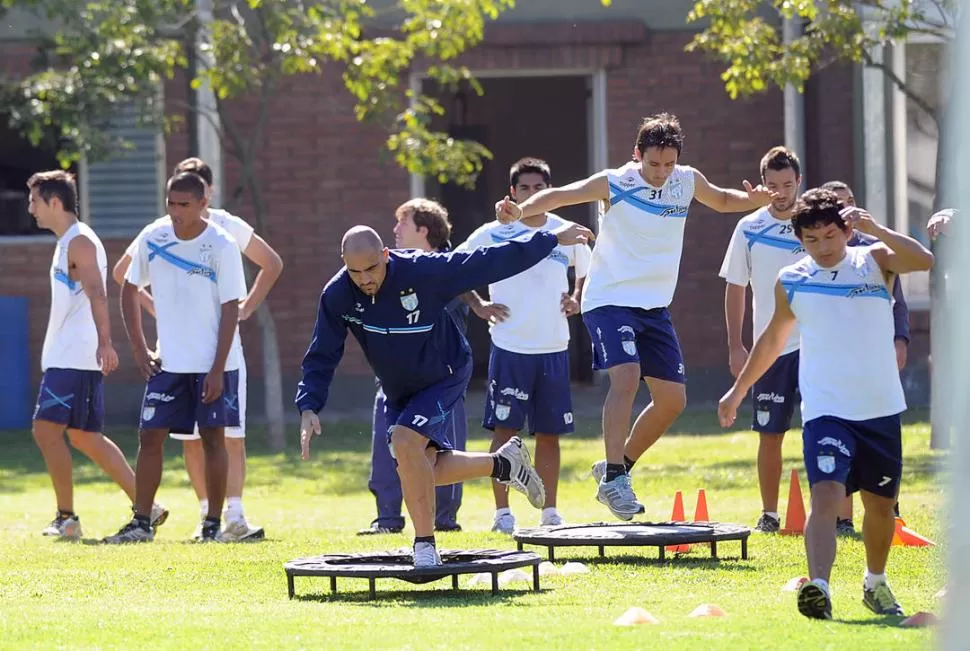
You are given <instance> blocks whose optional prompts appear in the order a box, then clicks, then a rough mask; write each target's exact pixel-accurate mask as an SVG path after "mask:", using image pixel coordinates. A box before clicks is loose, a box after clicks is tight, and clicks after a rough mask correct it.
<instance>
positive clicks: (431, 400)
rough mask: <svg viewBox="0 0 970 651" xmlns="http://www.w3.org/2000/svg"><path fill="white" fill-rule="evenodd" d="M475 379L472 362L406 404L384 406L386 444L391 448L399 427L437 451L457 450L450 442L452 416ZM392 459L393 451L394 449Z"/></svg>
mask: <svg viewBox="0 0 970 651" xmlns="http://www.w3.org/2000/svg"><path fill="white" fill-rule="evenodd" d="M471 376H472V364H471V362H470V361H469V362H468V364H466V365H465V366H464V367H463V368H460V369H458V370H457V371H456V372H455V373H453V374H452V375H449V376H448V377H446V378H445V379H444V380H442V381H440V382H438V383H437V384H432V385H431V386H429V387H427V388H426V389H422V390H421V391H418V392H417V393H415V394H414V395H412V396H410V397H408V398H405V399H404V400H399V401H392V400H391V399H390V398H386V399H385V402H384V422H385V423H386V424H387V443H388V445H390V444H391V432H392V431H393V430H394V427H395V426H397V425H400V426H401V427H407V428H408V429H410V430H414V431H415V432H417V433H418V434H420V435H421V436H423V437H424V438H426V439H428V447H433V448H436V449H438V450H454V449H455V446H454V445H452V443H451V439H452V438H453V434H452V432H451V413H452V411H454V409H455V406H456V405H457V404H458V403H459V401H461V400H463V399H464V397H465V391H466V390H467V389H468V381H469V380H470V379H471ZM391 456H394V447H393V446H391Z"/></svg>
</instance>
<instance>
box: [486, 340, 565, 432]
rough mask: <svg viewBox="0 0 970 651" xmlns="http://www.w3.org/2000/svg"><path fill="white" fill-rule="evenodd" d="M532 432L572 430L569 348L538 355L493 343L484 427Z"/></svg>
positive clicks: (489, 363) (489, 361) (493, 429)
mask: <svg viewBox="0 0 970 651" xmlns="http://www.w3.org/2000/svg"><path fill="white" fill-rule="evenodd" d="M526 417H528V419H529V433H530V434H535V433H536V432H538V433H540V434H569V433H570V432H572V431H573V429H574V428H573V400H572V393H571V390H570V386H569V351H568V350H563V351H560V352H558V353H539V354H535V355H530V354H524V353H513V352H511V351H508V350H503V349H501V348H499V347H497V346H495V345H494V344H493V345H492V351H491V353H490V354H489V357H488V393H487V395H486V396H485V418H484V420H483V421H482V427H484V428H485V429H488V430H492V431H495V428H496V427H503V428H506V427H507V428H509V429H513V430H516V431H519V430H521V429H522V428H523V427H525V420H526Z"/></svg>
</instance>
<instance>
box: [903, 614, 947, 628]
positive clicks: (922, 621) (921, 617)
mask: <svg viewBox="0 0 970 651" xmlns="http://www.w3.org/2000/svg"><path fill="white" fill-rule="evenodd" d="M939 622H940V619H939V618H938V617H937V616H936V615H934V614H933V613H927V612H922V611H921V612H918V613H916V614H915V615H910V616H909V617H907V618H906V619H904V620H903V621H901V622H900V623H899V625H900V626H916V627H921V626H935V625H936V624H938V623H939Z"/></svg>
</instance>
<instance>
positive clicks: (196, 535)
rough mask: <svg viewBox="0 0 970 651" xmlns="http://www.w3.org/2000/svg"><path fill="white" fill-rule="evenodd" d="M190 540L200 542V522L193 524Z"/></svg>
mask: <svg viewBox="0 0 970 651" xmlns="http://www.w3.org/2000/svg"><path fill="white" fill-rule="evenodd" d="M192 540H194V541H195V542H200V541H201V540H202V523H201V522H199V524H197V525H195V531H193V532H192Z"/></svg>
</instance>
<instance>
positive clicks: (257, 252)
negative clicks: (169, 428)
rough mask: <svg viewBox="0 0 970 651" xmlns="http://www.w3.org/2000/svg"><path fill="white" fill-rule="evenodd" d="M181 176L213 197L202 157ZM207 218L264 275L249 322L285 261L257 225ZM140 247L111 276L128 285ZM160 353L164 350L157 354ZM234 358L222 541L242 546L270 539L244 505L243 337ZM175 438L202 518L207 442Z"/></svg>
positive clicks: (147, 300) (242, 312)
mask: <svg viewBox="0 0 970 651" xmlns="http://www.w3.org/2000/svg"><path fill="white" fill-rule="evenodd" d="M179 172H194V173H196V174H198V175H199V176H200V177H202V180H203V181H205V183H206V187H207V193H206V197H207V198H209V197H211V196H212V184H213V180H214V179H213V174H212V168H210V167H209V165H208V164H207V163H205V162H204V161H203V160H202V159H200V158H187V159H185V160H183V161H182V162H181V163H179V164H178V165H176V166H175V171H174V173H175V174H178V173H179ZM205 219H206V220H207V221H210V222H212V223H215V224H217V225H219V226H221V227H222V228H223V229H225V230H226V231H227V232H228V233H229V234H230V235H232V238H233V240H235V242H236V244H237V245H238V246H239V250H240V251H241V252H242V254H243V255H244V256H246V258H248V259H249V260H250V262H252V263H253V264H255V265H256V266H258V267H259V273H258V274H257V275H256V278H255V280H254V281H253V286H252V288H251V289H250V290H249V294H248V295H247V296H246V298H244V299H243V300H242V302H241V303H240V304H239V320H240V321H245V320H246V319H248V318H249V317H250V316H252V315H253V314H254V313H255V312H256V310H257V309H258V308H259V306H260V305H262V303H263V301H264V300H265V299H266V297H267V296H268V295H269V292H270V290H271V289H272V288H273V285H274V284H276V281H277V280H278V279H279V277H280V274H281V273H282V272H283V261H282V259H281V258H280V256H279V254H278V253H276V251H275V250H273V247H271V246H270V245H269V244H268V243H267V242H266V240H264V239H263V238H262V237H260V236H259V235H258V234H257V233H256V232H255V230H254V229H253V227H252V226H250V225H249V224H248V223H247V222H246V221H245V220H243V219H242V218H241V217H237V216H236V215H233V214H232V213H229V212H227V211H225V210H221V209H219V208H211V207H206V212H205ZM158 222H164V223H171V217H169V216H168V215H165V216H164V217H161V218H160V219H159V220H158ZM136 248H137V240H136V241H133V242H132V243H131V244H130V245H129V247H128V250H126V251H125V254H124V255H123V256H122V258H121V259H120V260H119V261H118V263H117V264H116V265H115V267H114V271H113V272H112V276H113V277H114V279H115V281H116V282H117V283H118V284H119V285H120V286H124V282H125V280H124V279H125V273H127V271H128V267H129V265H130V264H131V258H132V256H133V255H134V253H135V249H136ZM139 298H140V300H141V303H142V305H143V306H144V307H145V309H146V311H148V313H149V314H152V315H153V316H154V306H153V304H152V296H151V294H150V293H149V292H148V291H147V290H141V291H140V294H139ZM156 354H157V355H160V352H159V351H156ZM233 354H235V355H238V356H239V427H227V428H226V434H225V440H226V453H227V454H228V457H229V472H228V479H227V482H226V511H225V513H224V514H223V515H224V518H225V528H224V529H223V531H222V539H223V540H224V541H226V542H241V541H253V540H260V539H262V538H264V537H265V531H264V530H263V528H262V527H256V526H253V525H252V524H251V523H250V522H249V521H248V520H247V519H246V515H245V511H244V509H243V504H242V494H243V485H244V484H245V481H246V395H247V391H246V388H247V387H246V360H245V357H244V356H243V350H242V342H241V339H240V338H239V337H237V338H236V339H234V340H233ZM170 436H171V437H172V438H173V439H179V440H181V441H182V442H183V444H182V450H183V453H184V456H185V469H186V470H187V471H188V474H189V481H190V482H191V483H192V487H193V488H194V489H195V493H196V496H197V497H198V500H199V510H200V514H201V517H202V518H205V516H206V515H207V514H208V511H209V500H208V494H207V492H206V478H205V459H204V456H203V451H202V439H201V437H200V435H199V428H198V425H196V427H195V430H194V431H193V432H192V433H189V434H180V433H176V432H172V434H171V435H170ZM201 535H202V529H201V524H200V525H199V527H197V528H196V531H195V533H194V534H193V536H192V537H193V539H196V540H198V539H200V538H201Z"/></svg>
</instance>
